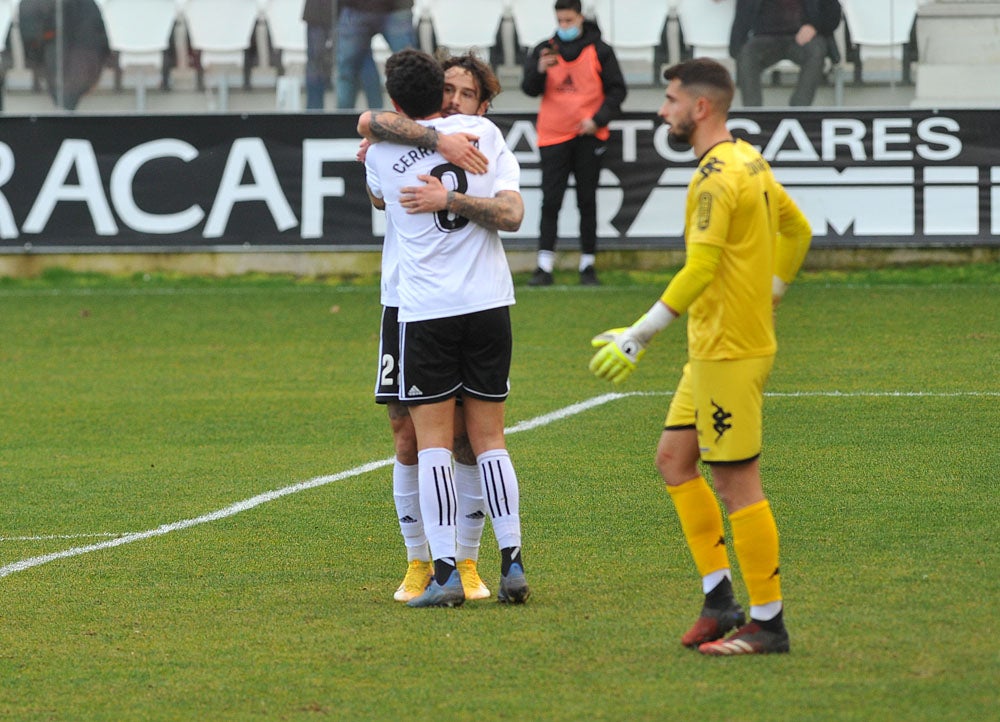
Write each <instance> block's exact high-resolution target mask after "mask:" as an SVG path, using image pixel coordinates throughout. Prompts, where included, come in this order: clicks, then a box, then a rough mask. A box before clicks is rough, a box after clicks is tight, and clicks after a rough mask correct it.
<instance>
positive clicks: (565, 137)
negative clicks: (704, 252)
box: [521, 0, 627, 286]
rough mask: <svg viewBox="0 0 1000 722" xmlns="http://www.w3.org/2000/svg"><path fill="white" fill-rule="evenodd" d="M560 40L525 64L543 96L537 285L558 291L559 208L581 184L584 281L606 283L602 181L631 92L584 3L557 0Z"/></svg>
mask: <svg viewBox="0 0 1000 722" xmlns="http://www.w3.org/2000/svg"><path fill="white" fill-rule="evenodd" d="M555 13H556V20H557V21H558V28H557V30H556V33H555V35H553V36H552V37H551V38H549V39H548V40H546V41H545V42H542V43H539V44H538V45H537V46H536V47H535V48H534V49H533V50H532V51H531V53H529V55H528V57H527V59H526V60H525V63H524V77H523V79H522V82H521V90H522V91H524V93H525V94H526V95H529V96H531V97H539V96H541V103H540V104H539V108H538V119H537V121H536V127H537V131H538V150H539V153H540V155H541V165H542V217H541V224H540V227H539V240H538V267H537V268H536V269H535V272H534V274H533V275H532V277H531V280H530V281H529V282H528V283H529V285H532V286H549V285H552V281H553V279H552V269H553V268H554V267H555V259H556V230H557V227H558V221H559V210H560V208H562V203H563V196H564V195H565V194H566V187H567V185H568V184H569V175H570V173H572V174H573V177H574V179H575V180H576V204H577V208H578V209H579V211H580V265H579V270H580V283H582V284H584V285H590V286H596V285H598V280H597V273H596V270H595V261H596V253H597V181H598V177H599V176H600V172H601V161H602V159H603V157H604V151H605V144H606V142H607V140H608V137H609V136H610V133H609V131H608V123H609V122H610V121H611V120H612V119H613V118H614V117H615V116H617V115H618V114H619V112H620V110H621V105H622V102H623V101H624V100H625V95H626V93H627V89H626V87H625V78H624V77H623V76H622V72H621V68H620V67H619V65H618V58H617V57H616V56H615V52H614V50H612V48H611V46H610V45H608V44H607V43H606V42H604V41H603V40H602V39H601V31H600V28H598V26H597V23H595V22H593V21H592V20H588V19H587V18H585V17H584V16H583V13H582V10H581V5H580V0H556V3H555Z"/></svg>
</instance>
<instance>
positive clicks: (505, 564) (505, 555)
mask: <svg viewBox="0 0 1000 722" xmlns="http://www.w3.org/2000/svg"><path fill="white" fill-rule="evenodd" d="M511 564H520V565H521V569H524V562H522V561H521V547H507V548H506V549H501V550H500V573H501V574H502V575H503V576H507V572H509V571H510V565H511Z"/></svg>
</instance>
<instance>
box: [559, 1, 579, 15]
mask: <svg viewBox="0 0 1000 722" xmlns="http://www.w3.org/2000/svg"><path fill="white" fill-rule="evenodd" d="M556 10H576V11H577V12H578V13H580V14H581V15H582V14H583V5H581V4H580V0H556Z"/></svg>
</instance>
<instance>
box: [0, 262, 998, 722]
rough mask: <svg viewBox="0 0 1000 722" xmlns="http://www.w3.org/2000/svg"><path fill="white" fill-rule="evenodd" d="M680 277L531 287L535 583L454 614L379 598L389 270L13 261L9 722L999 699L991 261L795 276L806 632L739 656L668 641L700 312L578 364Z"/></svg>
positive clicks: (792, 481) (614, 276) (2, 326)
mask: <svg viewBox="0 0 1000 722" xmlns="http://www.w3.org/2000/svg"><path fill="white" fill-rule="evenodd" d="M668 278H669V273H666V272H665V273H663V274H639V273H626V272H607V273H605V274H604V275H603V276H602V280H603V281H604V285H603V286H601V287H599V288H581V287H579V286H576V285H575V284H573V283H569V284H568V285H556V286H555V287H552V288H545V289H528V288H524V287H523V282H524V280H525V279H524V278H521V279H519V281H520V283H521V284H522V285H521V286H520V287H519V288H518V303H517V305H516V306H515V307H514V309H513V312H512V315H513V323H514V334H515V347H514V366H513V368H512V372H511V384H512V394H511V397H510V400H509V403H508V414H507V419H508V427H509V428H510V429H511V431H512V432H513V433H511V434H510V435H509V437H508V443H509V447H510V450H511V454H512V458H513V460H514V464H515V467H516V469H517V471H518V476H519V479H520V485H521V490H522V503H521V509H522V520H523V527H524V545H525V547H524V548H525V552H524V554H525V557H524V558H525V562H526V566H527V571H528V575H529V581H530V583H531V584H532V587H533V596H532V598H531V599H530V601H529V603H528V604H527V605H525V606H523V607H517V608H507V607H505V606H503V605H499V604H497V603H496V602H495V601H494V600H493V599H491V600H488V601H483V602H476V603H469V604H466V605H465V606H463V607H462V608H459V609H454V610H446V609H427V610H414V609H408V608H406V607H405V606H404V605H400V604H399V603H396V602H394V601H393V600H392V592H393V591H394V590H395V588H396V585H397V584H398V583H399V581H400V579H401V577H402V574H403V571H404V568H405V556H404V553H403V548H402V541H401V538H400V536H399V530H398V526H397V524H396V522H395V518H394V512H393V508H392V499H391V482H390V471H389V467H388V466H387V463H388V459H389V457H390V455H391V453H392V446H391V440H390V435H389V430H388V425H387V422H386V419H385V416H384V411H383V410H382V409H381V408H380V407H376V406H375V405H374V403H373V402H372V400H371V392H372V386H373V383H374V363H375V355H376V341H377V338H376V332H377V327H378V317H379V306H378V288H377V283H376V282H374V281H373V280H372V279H359V280H354V281H339V282H332V281H330V282H324V281H318V280H317V281H302V280H295V279H289V278H265V277H259V278H258V277H253V278H236V279H225V280H204V279H192V278H174V277H166V276H154V277H152V278H149V277H147V278H114V277H102V276H89V275H82V276H81V275H70V274H59V273H51V274H48V275H47V276H45V277H43V278H41V279H39V280H33V281H13V280H9V279H7V280H0V375H2V383H0V499H2V500H3V501H2V503H0V718H3V719H17V720H126V719H135V720H138V719H143V720H173V719H185V720H195V719H197V720H256V719H259V720H319V719H336V720H341V719H343V720H383V719H384V720H392V719H407V720H435V721H439V720H494V719H497V720H506V719H512V720H513V719H529V720H532V719H533V720H567V721H570V720H572V721H575V720H739V721H743V720H751V721H752V720H836V721H837V722H842V721H844V720H858V721H859V722H860V721H867V720H871V719H880V720H887V721H892V720H905V721H907V722H910V721H913V720H927V721H928V722H930V721H934V722H936V721H938V720H963V721H964V720H969V719H989V718H993V719H996V714H997V713H996V709H997V703H998V701H1000V700H998V695H997V679H998V678H1000V657H998V653H997V645H996V643H995V642H994V641H993V638H992V635H993V633H995V628H996V627H997V622H998V621H1000V618H998V613H997V601H998V591H1000V589H998V586H1000V585H998V582H997V579H998V572H1000V567H998V563H997V562H998V555H997V528H998V526H997V523H998V519H1000V514H998V493H997V489H998V486H997V479H998V477H1000V431H998V429H1000V411H998V406H1000V271H998V270H997V268H996V267H995V266H991V265H980V266H964V267H957V268H947V267H938V268H923V269H897V270H887V271H873V272H870V273H854V274H835V273H812V274H806V275H805V276H804V277H803V278H802V279H801V282H800V283H797V284H795V285H794V286H793V287H792V288H791V290H790V291H789V294H788V296H787V298H786V300H785V302H784V303H783V304H782V306H781V308H780V309H779V315H778V334H779V343H780V350H779V353H778V358H777V363H776V365H775V369H774V373H773V374H772V377H771V380H770V383H769V386H768V397H767V400H766V403H765V448H764V453H763V457H762V464H763V474H764V481H765V488H766V490H767V492H768V494H769V497H770V499H771V502H772V505H773V506H774V509H775V512H776V517H777V521H778V526H779V530H780V532H781V542H782V572H783V580H784V592H785V596H786V605H787V607H786V609H787V611H786V619H787V623H788V626H789V630H790V633H791V635H792V653H791V654H789V655H780V656H775V657H761V658H751V659H747V658H744V659H712V658H702V657H700V656H699V655H697V654H696V653H692V652H690V651H688V650H686V649H683V648H682V647H681V646H680V644H679V641H678V640H679V636H680V634H681V633H682V632H683V631H684V630H685V629H686V628H687V626H688V625H689V624H690V623H691V622H692V621H693V619H694V616H695V615H696V614H697V612H698V609H699V605H700V588H699V583H698V579H697V577H696V573H695V571H694V568H693V564H692V562H691V560H690V558H689V555H688V552H687V549H686V547H685V546H684V543H683V539H682V536H681V533H680V529H679V526H678V524H677V520H676V517H675V515H674V512H673V507H672V505H671V503H670V500H669V497H668V495H667V494H666V492H665V491H664V489H663V488H662V484H661V483H660V481H659V480H658V477H657V473H656V470H655V468H654V466H653V461H652V452H653V449H654V447H655V444H656V440H657V438H658V436H659V432H660V426H661V423H662V419H663V416H664V413H665V410H666V406H667V404H668V403H669V399H670V392H671V391H672V389H673V388H674V385H675V384H676V381H677V377H678V374H679V370H680V365H681V363H682V362H683V360H684V351H685V349H684V329H683V324H680V323H678V324H674V325H673V326H671V327H670V328H668V329H667V330H666V331H665V332H664V333H663V334H661V336H660V337H659V338H657V340H656V341H655V342H654V344H653V345H652V347H651V349H650V351H649V353H648V354H647V355H646V357H645V358H644V360H643V362H642V364H641V365H640V367H639V369H638V371H637V372H636V373H635V374H634V375H633V376H632V378H631V379H629V381H628V383H627V384H625V385H624V386H623V387H621V388H619V389H613V388H612V387H611V386H609V385H607V384H605V383H603V382H600V381H598V380H596V379H594V378H593V377H591V375H590V374H589V372H588V371H587V362H588V360H589V357H590V355H591V349H590V347H589V339H590V337H591V335H593V334H594V333H596V332H599V331H601V330H603V329H605V328H607V327H611V326H618V325H622V324H624V323H627V322H630V321H631V320H633V319H634V318H635V317H636V316H637V315H638V314H640V313H641V312H642V311H644V310H645V309H646V308H648V306H649V304H650V303H651V302H652V301H653V300H654V299H655V298H656V297H657V296H658V295H659V293H660V292H661V290H662V288H663V286H664V284H665V282H666V281H667V280H668ZM560 280H563V281H571V280H572V276H570V275H567V276H566V277H565V278H560V277H557V282H558V281H560ZM498 568H499V560H498V554H497V551H496V546H495V541H494V539H493V536H492V532H491V530H490V529H489V525H487V530H486V532H485V534H484V538H483V548H482V553H481V562H480V569H481V573H482V574H483V577H484V579H485V580H486V582H487V584H488V585H489V586H490V587H491V589H492V590H493V592H494V594H495V592H496V589H497V582H498V573H499V572H498ZM736 586H737V591H738V593H739V594H740V596H741V598H742V600H743V601H744V602H745V601H746V596H745V590H744V589H743V587H742V584H741V583H739V582H737V585H736Z"/></svg>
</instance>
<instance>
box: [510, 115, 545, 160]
mask: <svg viewBox="0 0 1000 722" xmlns="http://www.w3.org/2000/svg"><path fill="white" fill-rule="evenodd" d="M504 140H506V141H507V147H508V148H510V150H511V152H512V153H514V157H515V158H517V162H518V163H538V162H539V161H540V160H541V159H542V158H541V155H539V153H538V131H537V130H536V129H535V124H534V123H532V122H531V121H530V120H515V121H514V123H513V124H512V125H511V127H510V131H509V132H508V133H507V137H506V138H504ZM521 141H524V142H526V143H527V144H528V147H530V148H531V150H529V151H523V150H517V147H518V146H519V145H520V144H521Z"/></svg>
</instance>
